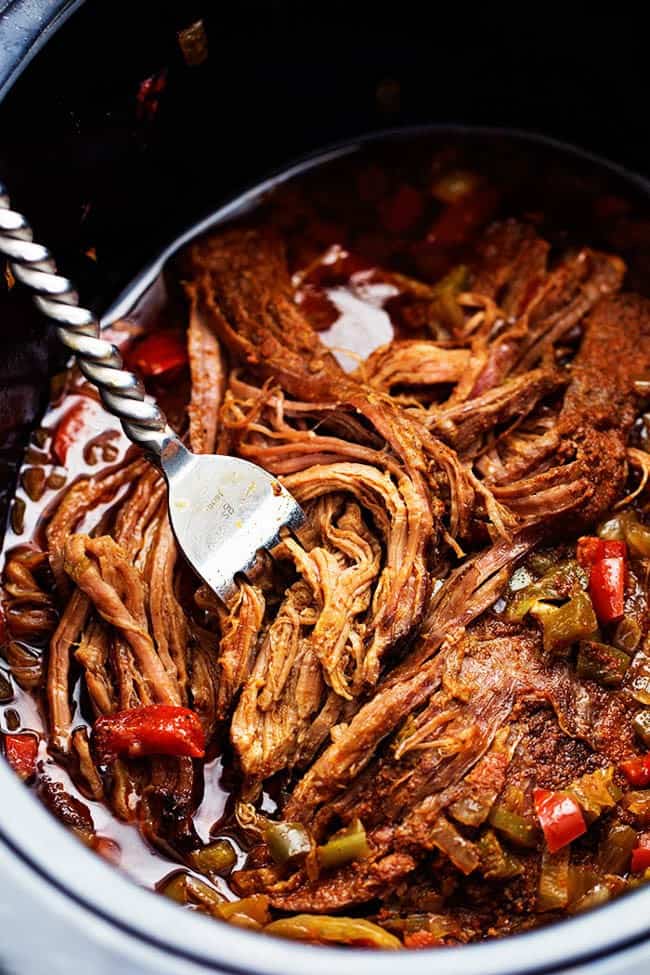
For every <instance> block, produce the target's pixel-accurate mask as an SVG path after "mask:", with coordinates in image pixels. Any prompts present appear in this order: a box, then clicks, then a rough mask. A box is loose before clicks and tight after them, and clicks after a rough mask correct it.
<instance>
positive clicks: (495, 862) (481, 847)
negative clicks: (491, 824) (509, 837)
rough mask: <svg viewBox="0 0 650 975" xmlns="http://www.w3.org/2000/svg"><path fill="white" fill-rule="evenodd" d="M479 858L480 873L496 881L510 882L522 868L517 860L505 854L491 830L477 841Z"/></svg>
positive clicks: (509, 854)
mask: <svg viewBox="0 0 650 975" xmlns="http://www.w3.org/2000/svg"><path fill="white" fill-rule="evenodd" d="M476 845H477V847H478V851H479V855H480V857H481V866H480V869H481V873H482V874H483V876H484V877H488V878H492V877H493V878H495V879H498V880H510V879H511V878H512V877H518V876H519V874H520V873H521V872H522V870H523V867H522V865H521V863H520V861H519V860H517V858H516V857H514V856H513V855H512V854H511V853H508V852H506V851H505V850H504V849H503V847H502V846H501V844H500V843H499V840H498V839H497V837H496V835H495V833H494V831H493V830H491V829H489V830H487V832H485V833H483V835H482V836H481V837H480V838H479V840H478V841H477V844H476Z"/></svg>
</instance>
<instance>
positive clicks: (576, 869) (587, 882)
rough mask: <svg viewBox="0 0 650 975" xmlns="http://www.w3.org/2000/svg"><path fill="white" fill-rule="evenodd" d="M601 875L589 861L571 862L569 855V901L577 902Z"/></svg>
mask: <svg viewBox="0 0 650 975" xmlns="http://www.w3.org/2000/svg"><path fill="white" fill-rule="evenodd" d="M599 880H600V876H599V874H598V872H597V871H596V870H595V869H594V867H592V866H590V865H589V864H588V863H580V864H574V863H571V857H570V856H569V903H570V904H575V903H576V902H577V901H579V900H580V899H581V898H582V897H584V895H585V894H586V893H587V892H588V891H590V890H591V888H592V887H593V886H594V884H596V883H598V881H599Z"/></svg>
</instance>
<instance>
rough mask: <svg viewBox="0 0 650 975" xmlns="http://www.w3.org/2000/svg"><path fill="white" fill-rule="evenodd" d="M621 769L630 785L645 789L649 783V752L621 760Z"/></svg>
mask: <svg viewBox="0 0 650 975" xmlns="http://www.w3.org/2000/svg"><path fill="white" fill-rule="evenodd" d="M621 771H622V773H623V775H624V776H625V778H626V779H627V781H628V782H629V783H630V785H636V786H638V787H639V788H641V789H645V788H646V786H649V785H650V753H648V754H647V755H639V756H638V757H637V758H629V759H628V760H627V761H626V762H621Z"/></svg>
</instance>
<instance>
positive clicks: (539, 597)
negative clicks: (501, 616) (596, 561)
mask: <svg viewBox="0 0 650 975" xmlns="http://www.w3.org/2000/svg"><path fill="white" fill-rule="evenodd" d="M587 583H588V579H587V574H586V572H585V570H584V569H583V568H582V567H581V566H580V565H578V563H577V562H576V561H574V560H572V559H570V560H568V561H567V562H562V563H561V564H560V565H556V566H555V567H553V568H551V569H548V570H547V571H546V573H545V574H544V575H543V576H542V578H541V579H539V580H538V581H537V582H533V583H531V584H530V585H528V586H525V587H524V588H523V589H520V590H519V591H518V592H517V593H516V594H515V596H514V598H513V599H512V600H511V601H510V603H509V605H508V608H507V610H506V612H505V617H506V619H508V620H509V621H511V622H517V621H519V620H522V619H523V618H524V616H526V615H527V614H528V613H530V611H531V610H532V609H533V608H534V607H535V606H536V605H537V604H538V603H539V602H540V601H542V602H547V601H549V600H550V601H554V600H560V599H568V598H569V597H570V596H572V595H574V594H575V593H577V592H579V591H580V590H584V589H586V588H587Z"/></svg>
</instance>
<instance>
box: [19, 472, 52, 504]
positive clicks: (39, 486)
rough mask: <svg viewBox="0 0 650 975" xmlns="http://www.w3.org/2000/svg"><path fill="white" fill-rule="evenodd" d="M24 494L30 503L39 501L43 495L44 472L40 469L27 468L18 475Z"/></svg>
mask: <svg viewBox="0 0 650 975" xmlns="http://www.w3.org/2000/svg"><path fill="white" fill-rule="evenodd" d="M20 480H21V483H22V486H23V487H24V489H25V494H26V495H27V497H28V498H29V500H30V501H40V500H41V498H42V497H43V495H44V494H45V480H46V478H45V471H44V470H43V468H42V467H27V468H25V470H24V471H23V472H22V474H21V475H20Z"/></svg>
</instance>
